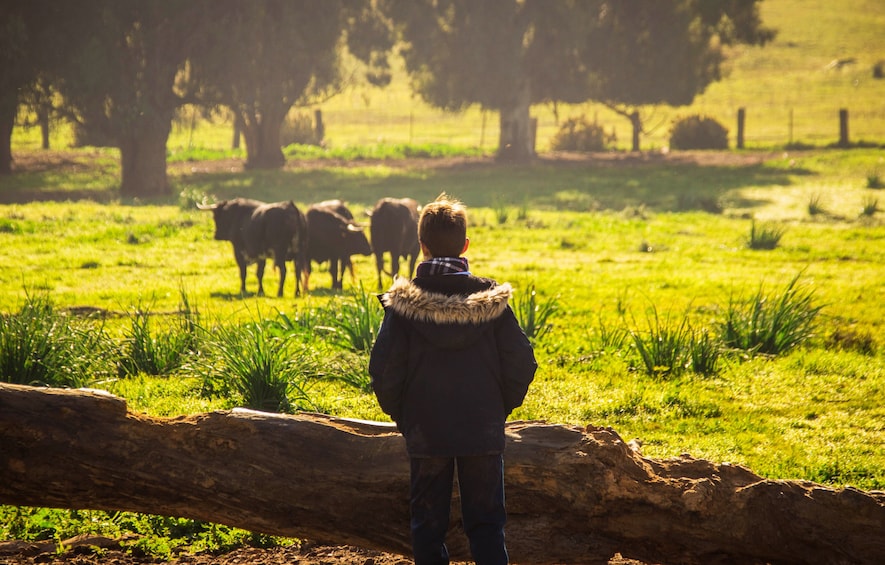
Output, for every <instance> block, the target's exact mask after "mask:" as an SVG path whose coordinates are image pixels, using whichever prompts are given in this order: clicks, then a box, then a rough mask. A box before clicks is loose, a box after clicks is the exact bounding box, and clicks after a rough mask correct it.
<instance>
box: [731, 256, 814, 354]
mask: <svg viewBox="0 0 885 565" xmlns="http://www.w3.org/2000/svg"><path fill="white" fill-rule="evenodd" d="M801 274H802V273H801V272H800V273H799V274H797V275H796V276H795V277H793V279H792V280H791V281H790V283H789V284H788V285H787V287H786V288H785V289H784V291H783V292H781V293H780V295H772V296H767V295H766V294H765V292H764V289H763V286H762V285H760V286H759V290H758V291H757V292H756V294H755V295H754V296H752V297H750V298H749V299H745V300H740V299H736V298H734V297H733V296H732V297H731V298H730V299H729V304H728V309H727V310H726V312H725V319H724V320H723V321H722V322H720V328H719V331H720V336H721V339H722V342H723V343H724V345H725V346H726V347H730V348H734V349H739V350H743V351H747V352H750V353H753V354H756V353H763V354H768V355H777V354H780V353H784V352H786V351H789V350H791V349H793V348H795V347H797V346H799V345H802V344H803V343H804V342H805V341H807V340H808V339H809V338H810V337H811V336H812V335H813V332H814V329H815V319H816V318H817V315H818V313H819V312H820V311H821V308H822V306H820V305H816V304H815V303H814V292H813V290H811V289H809V288H806V287H802V286H799V284H798V283H799V277H800V276H801Z"/></svg>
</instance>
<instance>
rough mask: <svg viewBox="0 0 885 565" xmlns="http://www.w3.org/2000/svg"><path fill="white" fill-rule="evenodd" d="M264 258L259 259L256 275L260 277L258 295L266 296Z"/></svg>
mask: <svg viewBox="0 0 885 565" xmlns="http://www.w3.org/2000/svg"><path fill="white" fill-rule="evenodd" d="M264 262H265V261H264V259H259V260H258V261H257V264H256V266H255V276H256V277H258V296H264Z"/></svg>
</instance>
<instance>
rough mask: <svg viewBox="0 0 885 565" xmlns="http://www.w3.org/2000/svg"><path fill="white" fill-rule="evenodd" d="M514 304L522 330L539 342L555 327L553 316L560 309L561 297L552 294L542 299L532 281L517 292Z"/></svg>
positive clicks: (514, 311)
mask: <svg viewBox="0 0 885 565" xmlns="http://www.w3.org/2000/svg"><path fill="white" fill-rule="evenodd" d="M514 306H515V307H514V308H513V313H514V314H515V315H516V319H517V321H518V322H519V326H520V327H521V328H522V331H523V332H525V335H526V336H527V337H528V338H529V339H530V340H531V341H533V342H538V341H541V339H542V338H543V337H544V336H545V335H547V334H548V333H549V332H550V330H551V329H553V324H552V322H551V317H552V316H553V315H554V314H556V312H557V311H559V299H558V298H557V297H555V296H551V297H548V298H547V299H545V300H543V301H541V300H540V298H539V297H538V293H537V292H536V291H535V285H534V283H532V284H530V285H529V286H528V287H526V289H525V291H524V292H521V293H519V292H518V293H517V294H516V304H515V305H514Z"/></svg>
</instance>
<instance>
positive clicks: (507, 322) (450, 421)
mask: <svg viewBox="0 0 885 565" xmlns="http://www.w3.org/2000/svg"><path fill="white" fill-rule="evenodd" d="M512 292H513V291H512V288H511V287H510V285H509V284H502V285H498V284H497V283H495V281H493V280H491V279H485V278H480V277H475V276H472V275H438V276H428V277H418V278H415V279H413V280H408V279H404V278H400V279H397V280H396V281H395V282H394V284H393V286H392V287H391V288H390V290H389V291H388V292H387V293H385V294H383V295H382V296H381V303H382V304H383V305H384V321H383V322H382V324H381V329H380V330H379V332H378V338H377V339H376V341H375V345H374V347H373V349H372V355H371V359H370V361H369V373H370V375H371V377H372V388H373V390H374V392H375V395H376V396H377V397H378V402H379V404H380V405H381V409H382V410H384V412H385V413H386V414H388V415H390V417H391V418H392V419H393V420H394V421H395V422H396V424H397V427H398V429H399V430H400V431H401V432H402V434H403V435H404V436H405V439H406V445H407V448H408V451H409V455H411V456H412V457H452V456H464V455H487V454H496V453H501V452H503V450H504V421H505V420H506V418H507V415H508V414H510V412H511V411H513V409H514V408H516V407H517V406H519V405H521V404H522V401H523V399H524V398H525V395H526V392H527V391H528V387H529V383H531V381H532V379H533V378H534V374H535V370H536V369H537V363H536V361H535V356H534V352H533V350H532V346H531V344H530V343H529V340H528V338H527V337H526V336H525V334H524V333H523V331H522V329H521V328H520V327H519V324H518V322H517V321H516V317H515V316H514V314H513V310H511V308H510V306H509V305H508V300H509V299H510V296H511V294H512Z"/></svg>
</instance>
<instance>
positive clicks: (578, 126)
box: [550, 115, 617, 152]
mask: <svg viewBox="0 0 885 565" xmlns="http://www.w3.org/2000/svg"><path fill="white" fill-rule="evenodd" d="M615 141H617V139H616V137H615V135H614V134H613V133H612V134H611V135H608V134H606V133H605V130H604V129H603V128H602V126H600V125H599V124H596V123H590V122H588V121H587V118H585V117H584V116H583V115H582V116H581V117H579V118H569V119H567V120H566V121H565V123H563V124H562V125H561V126H560V127H559V131H558V132H556V135H554V136H553V139H552V140H551V141H550V147H551V148H552V149H554V150H558V151H584V152H592V151H605V150H606V148H608V146H610V145H612V144H613V143H614V142H615Z"/></svg>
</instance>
